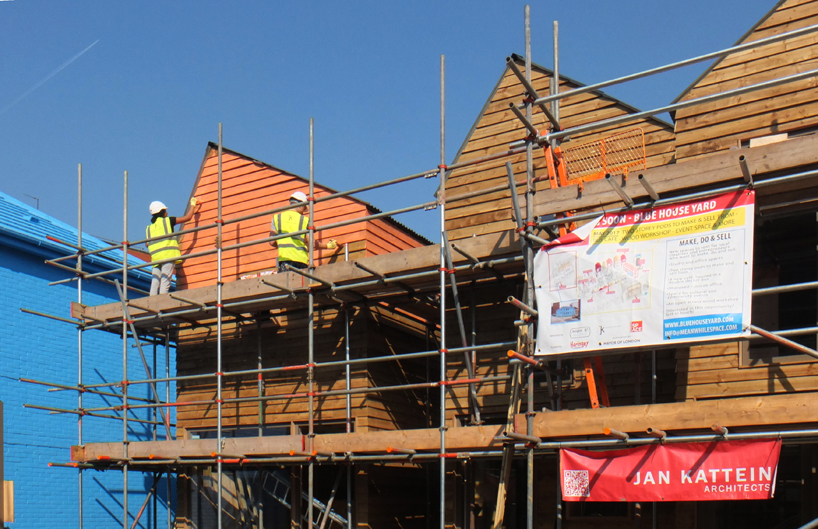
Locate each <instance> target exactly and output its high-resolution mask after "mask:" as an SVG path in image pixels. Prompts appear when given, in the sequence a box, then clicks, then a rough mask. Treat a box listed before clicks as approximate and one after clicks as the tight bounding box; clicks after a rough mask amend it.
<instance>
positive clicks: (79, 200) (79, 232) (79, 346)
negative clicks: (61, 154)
mask: <svg viewBox="0 0 818 529" xmlns="http://www.w3.org/2000/svg"><path fill="white" fill-rule="evenodd" d="M77 246H78V247H80V248H82V164H79V165H78V166H77ZM77 303H79V304H80V305H81V304H82V251H81V250H78V251H77ZM82 333H83V328H82V327H78V328H77V379H78V383H77V384H78V385H79V387H82ZM77 406H78V408H79V410H80V411H82V391H78V392H77ZM77 437H78V438H79V445H80V446H82V413H79V414H77ZM77 470H78V471H79V474H78V477H77V497H78V498H79V510H78V511H77V517H78V522H79V523H78V527H79V529H82V518H83V516H82V468H79V469H77Z"/></svg>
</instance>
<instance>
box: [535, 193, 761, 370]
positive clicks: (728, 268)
mask: <svg viewBox="0 0 818 529" xmlns="http://www.w3.org/2000/svg"><path fill="white" fill-rule="evenodd" d="M754 198H755V194H754V192H753V191H746V190H745V191H737V192H735V193H727V194H724V195H719V196H716V197H710V198H706V199H702V200H696V201H690V202H684V203H679V204H675V205H671V206H665V207H657V208H654V209H642V210H634V211H628V212H624V213H611V214H607V215H604V216H602V217H600V218H599V219H597V220H596V221H594V222H592V223H589V224H586V225H584V226H582V227H580V228H579V229H578V230H576V231H575V232H572V233H569V234H568V235H566V236H564V237H561V238H560V239H558V240H557V241H554V242H552V243H550V244H549V245H547V246H544V247H543V248H542V249H541V250H540V251H539V252H537V256H536V257H535V259H534V282H535V288H536V296H537V306H538V310H539V312H540V317H539V328H538V331H537V348H536V354H538V355H549V354H562V353H569V352H580V351H593V350H600V349H619V348H625V347H640V346H651V345H657V344H668V343H674V342H690V341H700V340H707V339H718V338H727V337H737V336H746V335H749V334H750V333H749V331H747V330H746V327H747V326H748V325H749V324H750V304H751V287H752V285H751V282H752V262H753V260H752V256H753V214H754V212H753V204H754Z"/></svg>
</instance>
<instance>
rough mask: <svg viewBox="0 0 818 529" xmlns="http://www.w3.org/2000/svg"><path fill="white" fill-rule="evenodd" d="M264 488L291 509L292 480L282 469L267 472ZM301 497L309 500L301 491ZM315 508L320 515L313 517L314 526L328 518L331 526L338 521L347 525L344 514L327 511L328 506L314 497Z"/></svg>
mask: <svg viewBox="0 0 818 529" xmlns="http://www.w3.org/2000/svg"><path fill="white" fill-rule="evenodd" d="M261 483H262V485H261V487H262V489H263V490H264V492H266V493H267V494H269V495H270V496H272V497H273V498H274V499H275V500H276V501H277V502H279V503H280V504H281V505H283V506H285V507H286V508H288V509H291V508H292V507H291V506H290V502H289V501H288V500H287V498H288V496H289V493H290V480H289V478H288V477H287V476H286V475H285V474H284V473H283V472H282V471H280V470H276V471H274V472H265V473H264V478H263V479H262V482H261ZM301 497H302V498H304V500H307V501H309V495H308V494H307V493H306V492H304V491H301ZM312 505H313V508H315V509H317V510H318V511H319V513H320V515H319V516H318V517H316V518H314V519H313V527H320V524H321V520H322V519H324V518H327V517H328V519H329V520H330V526H331V525H332V522H335V523H337V524H338V525H340V526H341V527H347V520H346V518H344V517H343V516H341V515H339V514H337V513H335V512H333V511H331V510H330V511H329V512H328V511H327V506H326V505H325V504H324V503H323V502H322V501H320V500H318V499H317V498H313V499H312ZM301 518H302V519H303V520H307V515H306V514H304V515H302V516H301Z"/></svg>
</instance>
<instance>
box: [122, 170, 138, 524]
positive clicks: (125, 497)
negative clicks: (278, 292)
mask: <svg viewBox="0 0 818 529" xmlns="http://www.w3.org/2000/svg"><path fill="white" fill-rule="evenodd" d="M124 189H125V190H124V198H123V203H124V206H123V208H122V209H123V216H122V241H123V242H122V252H123V267H122V299H123V304H127V303H128V171H125V185H124ZM134 338H136V339H138V337H136V336H134ZM122 458H123V459H124V460H125V462H124V463H125V464H124V465H122V527H124V528H125V529H128V321H127V316H126V315H125V311H122Z"/></svg>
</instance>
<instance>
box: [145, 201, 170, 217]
mask: <svg viewBox="0 0 818 529" xmlns="http://www.w3.org/2000/svg"><path fill="white" fill-rule="evenodd" d="M148 209H150V210H151V215H156V214H157V213H159V212H160V211H162V210H163V209H168V207H167V206H166V205H164V204H162V203H161V202H159V201H158V200H154V201H153V202H151V205H150V206H148Z"/></svg>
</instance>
